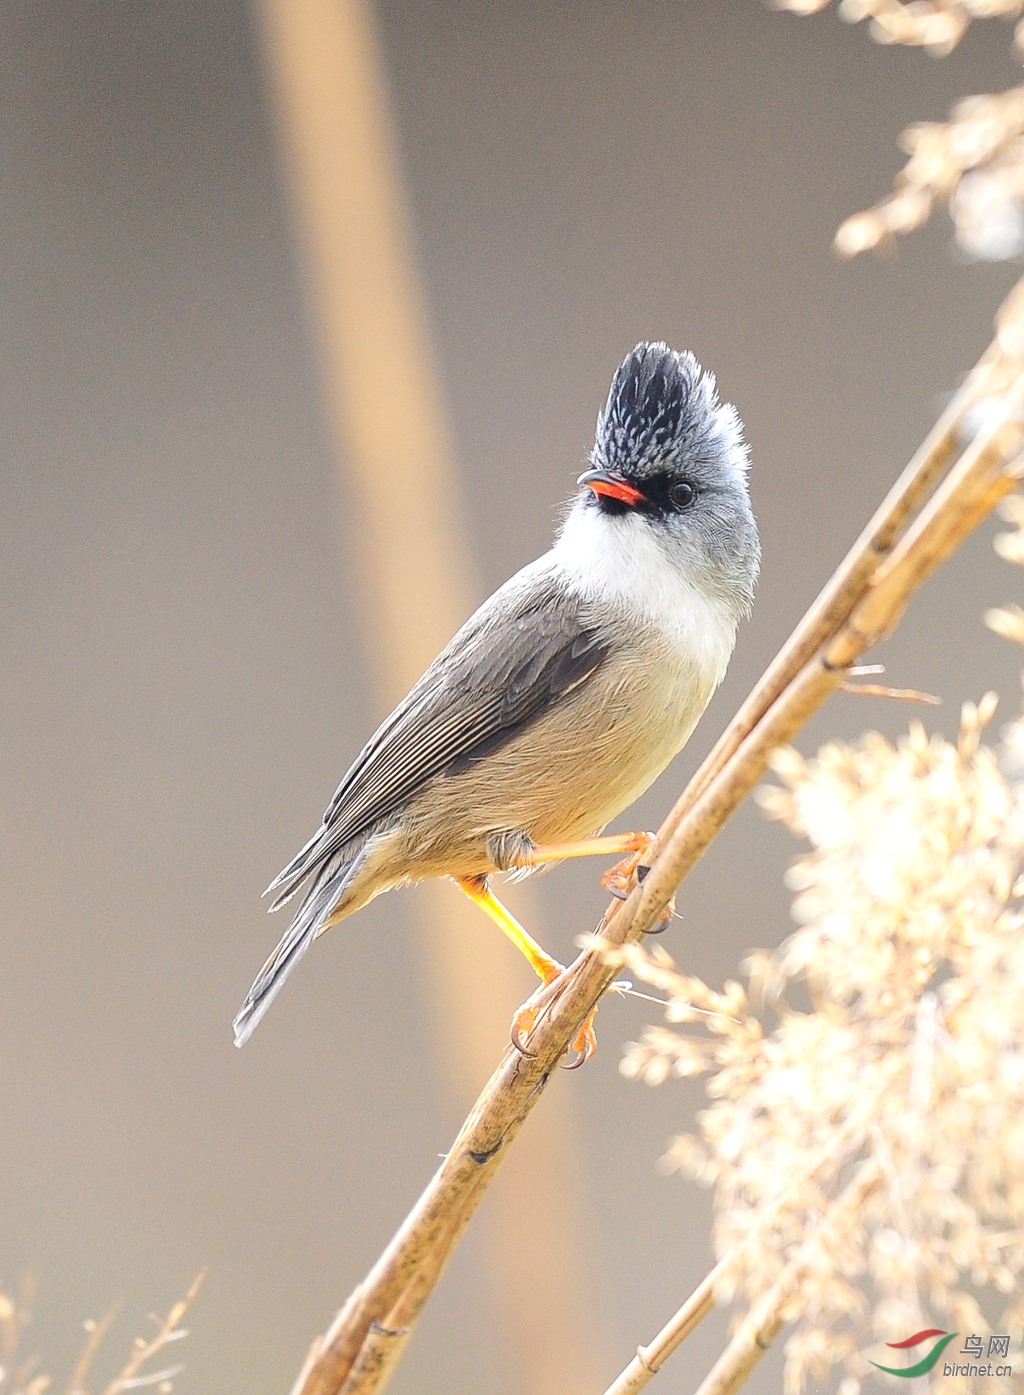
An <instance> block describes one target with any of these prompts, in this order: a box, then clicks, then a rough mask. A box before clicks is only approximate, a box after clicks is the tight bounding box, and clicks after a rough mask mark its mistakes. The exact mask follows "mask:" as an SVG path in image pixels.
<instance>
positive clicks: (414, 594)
mask: <svg viewBox="0 0 1024 1395" xmlns="http://www.w3.org/2000/svg"><path fill="white" fill-rule="evenodd" d="M256 13H257V17H258V20H259V23H260V27H261V33H262V36H263V40H264V48H265V52H266V57H267V63H268V68H269V72H270V76H271V82H272V86H273V89H274V94H275V99H276V102H277V106H278V110H279V113H280V120H281V127H282V135H283V144H284V149H285V153H286V164H287V172H288V175H289V178H290V182H291V188H292V192H293V197H294V201H295V205H296V208H297V214H298V218H297V221H298V223H299V228H300V234H301V239H302V241H303V242H304V244H305V253H306V262H307V267H308V273H309V286H310V299H311V303H312V311H313V315H314V318H315V322H316V327H317V329H318V332H319V340H320V350H321V367H322V372H323V375H324V384H325V397H326V406H327V411H328V415H329V420H330V424H331V428H332V432H333V435H334V439H335V442H336V444H337V455H338V460H339V489H338V497H339V499H340V500H341V503H342V509H343V511H344V515H345V519H346V524H347V529H346V535H345V536H346V542H347V543H349V544H350V545H351V547H352V549H353V552H354V554H355V556H356V558H357V560H358V565H359V575H360V577H361V578H362V583H361V585H360V588H359V603H360V608H361V610H362V611H363V612H364V614H365V622H366V634H367V651H368V654H369V656H370V657H371V659H372V662H373V663H374V664H375V665H376V666H377V673H378V678H379V683H380V688H381V692H382V695H383V697H384V698H385V699H386V700H387V701H388V702H391V701H392V700H394V699H395V698H397V697H398V696H400V695H401V693H402V692H403V691H404V690H405V689H406V688H407V687H408V686H409V684H410V682H411V681H412V680H413V679H415V678H416V677H417V676H418V675H419V673H420V671H421V670H422V669H423V668H424V667H425V666H426V664H427V662H429V660H430V659H431V658H433V656H434V654H435V653H436V652H437V650H438V649H439V648H440V647H441V645H442V644H443V643H444V642H445V641H446V640H447V639H448V637H449V635H450V634H451V633H452V631H453V630H454V629H455V628H456V627H457V626H458V625H459V624H460V623H461V622H462V620H463V619H464V618H465V616H466V615H467V614H468V613H469V611H470V610H471V609H472V604H471V596H472V595H473V592H474V590H475V589H476V588H475V587H474V586H473V584H472V579H471V573H472V567H471V564H470V562H469V549H468V547H467V541H466V538H465V536H464V533H463V531H462V529H461V527H460V508H459V497H460V490H459V485H458V480H457V478H456V475H455V471H454V468H453V460H454V450H453V447H452V442H451V435H450V431H449V428H448V423H447V420H446V416H445V411H444V407H443V395H442V392H441V389H440V385H439V382H438V376H437V373H436V370H435V366H434V359H433V354H432V352H431V346H430V342H429V333H428V330H427V315H426V312H425V306H424V297H423V295H422V293H421V290H420V287H419V284H418V281H417V277H416V274H415V271H414V266H413V258H412V256H411V253H410V236H409V232H408V228H409V218H408V215H407V210H406V207H405V201H404V198H403V192H402V188H401V183H400V178H399V175H398V172H397V160H396V156H395V140H394V135H393V130H392V122H391V118H390V113H389V110H388V102H387V97H386V92H385V86H384V82H383V79H382V76H381V63H380V58H379V54H378V48H377V43H376V40H375V36H374V32H373V26H372V23H371V18H370V13H369V10H368V7H367V5H366V4H365V3H363V0H259V3H258V4H257V6H256ZM417 908H418V910H419V911H420V913H421V914H422V916H423V918H424V920H425V921H426V922H427V923H426V926H425V930H426V934H425V935H424V936H423V937H422V940H423V946H424V948H423V954H424V961H425V963H426V964H427V971H428V975H429V978H430V981H431V984H432V988H433V992H432V1001H433V1006H434V1012H435V1017H436V1021H437V1023H438V1037H439V1039H440V1043H441V1051H442V1053H443V1057H444V1060H445V1064H446V1068H447V1074H448V1076H449V1079H450V1080H451V1083H452V1086H453V1090H452V1093H453V1095H455V1097H456V1098H457V1099H459V1100H461V1099H464V1098H466V1097H467V1096H468V1095H469V1093H470V1091H472V1090H474V1089H476V1088H477V1086H478V1083H479V1081H480V1079H481V1077H482V1076H484V1075H485V1074H486V1072H487V1070H488V1069H489V1068H490V1064H491V1062H492V1061H493V1058H494V1054H495V1052H496V1051H497V1050H498V1049H499V1047H500V1043H501V1041H502V1039H503V1038H504V1037H505V1034H506V1031H507V1023H508V1021H509V1019H510V1017H511V1014H512V1010H513V1009H514V1007H515V1006H516V1004H517V1003H518V1002H519V1001H520V1000H521V999H522V998H523V997H525V996H526V993H527V992H528V991H529V989H530V987H531V986H532V985H530V984H528V983H527V982H526V981H525V980H524V978H523V976H522V975H523V970H522V966H521V963H520V961H519V959H518V957H517V956H514V955H512V954H511V953H510V952H508V951H506V949H505V947H504V946H503V945H502V943H501V942H500V940H499V939H498V937H497V936H492V935H491V933H490V932H489V929H488V928H487V926H486V922H484V921H483V919H482V917H481V916H480V914H479V912H478V911H476V910H475V909H474V908H473V907H472V906H470V905H469V903H468V902H467V901H466V900H465V898H464V897H462V896H461V895H459V894H458V893H457V892H456V891H455V890H454V889H453V888H451V887H449V886H447V885H444V884H432V885H428V886H425V887H424V888H422V890H421V892H420V893H419V894H418V896H417ZM526 915H527V916H529V915H530V912H529V910H527V911H526ZM386 1020H387V1012H386V1005H384V1006H383V1010H382V1013H381V1023H382V1030H386V1026H385V1024H386ZM570 1105H571V1101H570V1100H569V1099H568V1098H567V1099H565V1100H563V1101H562V1102H561V1108H560V1109H559V1110H558V1111H551V1112H549V1113H548V1116H547V1117H546V1118H545V1119H544V1120H543V1122H542V1126H541V1127H540V1128H538V1129H534V1130H531V1137H530V1138H529V1139H528V1140H527V1141H526V1143H525V1144H524V1148H523V1151H524V1154H525V1155H526V1156H524V1159H523V1161H524V1163H525V1164H526V1166H525V1167H524V1168H523V1169H521V1170H520V1171H519V1172H517V1174H516V1175H515V1176H510V1177H509V1179H508V1183H507V1185H506V1186H504V1187H503V1188H502V1189H500V1192H499V1193H498V1194H497V1195H496V1196H495V1205H494V1206H493V1207H492V1208H490V1214H489V1225H488V1226H487V1227H486V1233H485V1238H484V1255H485V1261H486V1263H487V1264H488V1266H489V1269H490V1272H491V1277H492V1284H491V1288H492V1292H493V1298H492V1306H493V1312H494V1313H495V1326H496V1327H499V1325H503V1326H504V1329H505V1336H506V1340H507V1344H508V1349H509V1351H512V1350H515V1352H516V1354H517V1359H518V1360H519V1362H520V1371H521V1375H522V1378H523V1380H524V1382H525V1383H526V1384H528V1385H529V1386H530V1388H531V1389H532V1390H535V1391H537V1392H539V1393H540V1395H544V1392H551V1395H562V1392H564V1390H565V1389H566V1388H567V1386H568V1385H569V1384H575V1385H579V1384H580V1383H581V1381H584V1378H585V1376H586V1368H587V1365H588V1363H591V1365H592V1368H593V1370H594V1372H595V1373H596V1369H597V1365H596V1360H595V1355H594V1353H595V1348H596V1347H597V1345H598V1341H597V1336H596V1334H592V1333H591V1332H590V1328H589V1323H590V1319H589V1316H588V1313H589V1306H588V1304H587V1301H586V1295H585V1292H584V1287H585V1286H582V1285H576V1286H574V1287H567V1286H566V1285H564V1284H562V1283H560V1282H559V1281H558V1279H557V1277H556V1276H557V1275H559V1274H560V1273H561V1274H565V1273H575V1274H577V1276H579V1275H581V1274H582V1273H584V1272H585V1270H586V1265H585V1262H584V1256H583V1254H582V1253H580V1251H579V1246H580V1239H579V1236H580V1235H581V1234H582V1229H583V1228H582V1226H581V1225H578V1224H576V1222H575V1218H574V1216H573V1214H572V1210H573V1206H574V1191H573V1188H572V1186H571V1180H570V1179H571V1172H572V1165H573V1158H574V1156H575V1153H576V1142H575V1137H574V1130H573V1127H572V1123H571V1117H570V1113H569V1110H570ZM541 1252H543V1253H544V1254H545V1257H546V1262H545V1264H544V1266H542V1267H541V1268H540V1269H539V1270H538V1269H536V1268H535V1267H534V1265H533V1262H532V1259H533V1256H535V1255H537V1254H538V1253H541ZM552 1323H554V1324H555V1325H557V1327H558V1329H559V1330H560V1331H563V1332H566V1333H575V1334H576V1336H577V1349H576V1350H574V1351H571V1352H566V1349H565V1348H566V1344H565V1343H561V1344H557V1345H556V1344H552V1343H551V1342H549V1341H547V1340H546V1339H545V1337H546V1333H547V1331H548V1330H549V1328H550V1325H551V1324H552Z"/></svg>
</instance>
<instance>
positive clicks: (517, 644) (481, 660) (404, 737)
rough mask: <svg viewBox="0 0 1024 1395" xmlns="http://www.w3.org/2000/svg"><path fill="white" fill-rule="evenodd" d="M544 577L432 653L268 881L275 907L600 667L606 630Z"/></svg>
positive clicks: (503, 595)
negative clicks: (301, 843) (421, 792)
mask: <svg viewBox="0 0 1024 1395" xmlns="http://www.w3.org/2000/svg"><path fill="white" fill-rule="evenodd" d="M548 579H549V584H548V585H546V586H538V585H537V584H536V583H534V584H533V585H529V586H522V587H520V588H517V589H518V590H519V591H520V598H519V599H518V603H516V598H515V594H514V592H513V594H512V595H509V594H508V591H509V589H511V586H512V583H509V584H508V586H507V587H503V588H502V590H501V591H499V592H497V593H496V594H495V595H494V596H493V597H491V599H490V601H488V602H487V603H485V605H483V606H482V607H481V608H480V610H478V611H477V612H476V614H475V615H473V616H472V617H471V618H470V620H468V621H467V622H466V624H465V625H464V626H463V627H462V629H461V630H460V631H459V632H458V634H456V636H455V638H454V639H453V640H452V641H451V643H450V644H449V645H448V647H447V648H446V649H445V650H444V651H443V653H442V654H441V655H439V657H438V658H437V659H435V660H434V662H433V664H431V666H430V668H429V669H428V670H427V672H426V673H425V674H424V675H423V677H422V678H421V679H420V681H419V682H418V683H417V684H416V686H415V687H414V688H413V689H412V691H411V692H410V693H409V695H408V696H407V697H406V698H405V699H404V701H403V702H402V703H400V704H399V706H398V707H397V708H396V709H395V711H394V712H393V713H392V714H391V716H390V717H388V719H387V720H386V721H385V722H384V723H383V724H382V726H381V727H380V728H379V729H378V730H377V731H376V732H375V734H374V735H373V736H372V737H371V738H370V740H369V742H368V743H367V744H366V746H365V747H364V748H363V750H362V751H361V752H360V754H359V755H358V756H357V757H356V760H355V761H354V763H353V765H352V767H351V769H350V770H349V771H348V773H347V774H346V776H345V778H344V779H343V780H342V782H341V784H340V785H339V786H338V790H337V792H336V794H335V795H334V798H333V799H332V800H331V802H330V804H329V805H328V807H327V811H326V813H325V814H324V818H323V823H322V824H321V826H320V828H319V829H318V830H317V832H316V833H315V834H314V835H313V837H312V838H311V839H310V840H309V842H308V843H307V844H306V846H305V847H304V848H303V849H302V850H301V851H300V852H299V853H298V854H297V856H296V857H295V858H294V859H293V860H292V861H291V862H290V863H289V864H288V866H287V867H286V868H285V869H284V870H283V871H282V872H281V873H280V875H279V876H278V877H276V878H275V879H274V881H273V882H272V883H271V884H270V886H269V887H268V888H267V890H268V892H276V893H277V898H276V900H275V901H274V904H273V906H272V908H271V909H276V908H277V906H279V905H282V904H283V903H284V902H285V901H287V900H288V899H289V897H290V896H292V895H294V893H295V891H296V890H297V889H298V887H299V885H300V884H301V882H302V881H303V880H304V878H305V877H306V876H308V875H309V873H310V872H311V871H312V870H313V869H314V868H316V867H322V866H323V865H324V863H325V862H326V860H327V859H329V858H330V857H332V856H333V855H334V853H336V852H337V851H338V849H339V848H341V847H343V846H344V845H345V844H346V843H348V842H349V841H350V840H351V839H353V838H355V837H357V836H359V835H360V834H362V833H364V832H366V831H367V830H369V829H370V828H371V827H373V826H374V825H375V824H379V823H380V822H381V821H382V820H386V819H387V818H388V816H389V815H391V814H392V813H393V812H394V811H395V810H396V809H397V808H398V807H399V806H400V805H401V804H402V803H403V802H404V801H405V800H407V799H408V798H409V797H410V796H411V795H412V794H414V793H415V792H416V790H418V789H419V788H420V787H421V786H422V785H423V784H425V783H426V781H427V780H429V779H432V778H433V777H434V776H435V775H439V774H442V773H445V774H452V775H454V774H457V773H458V772H459V771H461V770H464V769H466V768H467V767H468V766H470V765H471V764H472V762H473V761H475V760H479V759H480V758H481V757H483V756H485V755H487V754H489V753H490V752H492V751H495V750H497V749H498V748H499V747H500V746H502V745H503V744H504V743H505V742H506V741H509V740H511V738H512V737H513V736H514V735H515V734H516V733H517V732H518V731H521V730H522V729H523V727H524V726H526V725H527V724H528V723H529V722H531V721H533V720H534V719H535V718H537V717H538V716H539V715H540V714H541V713H542V712H544V711H546V710H547V709H548V708H549V707H550V706H551V705H552V704H553V703H554V702H557V701H558V700H559V699H560V698H562V697H564V696H566V695H567V694H568V693H569V692H571V690H572V689H573V688H575V687H577V686H578V685H579V684H580V683H582V682H584V681H585V680H586V679H588V678H589V677H590V676H591V675H592V674H593V673H594V672H596V670H597V669H598V667H599V666H600V665H601V663H602V662H603V660H604V658H605V656H606V654H607V652H608V648H609V645H608V642H607V639H606V638H605V637H604V635H603V631H600V630H598V629H597V628H596V627H595V626H594V625H593V623H592V622H590V617H585V616H584V614H583V609H582V604H581V602H579V601H578V600H577V599H576V598H575V597H573V596H572V595H570V594H569V593H567V592H565V591H562V590H561V588H558V583H557V580H556V578H555V577H554V576H552V575H551V574H550V573H548ZM518 580H519V578H514V579H513V581H514V582H515V581H518ZM537 580H538V581H539V580H540V578H538V579H537ZM556 588H557V589H556ZM556 601H557V603H554V602H556Z"/></svg>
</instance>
